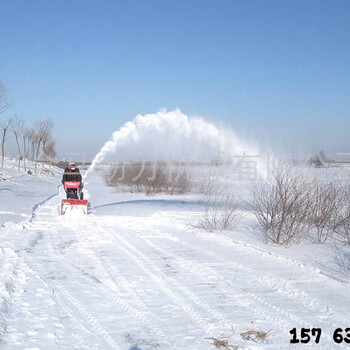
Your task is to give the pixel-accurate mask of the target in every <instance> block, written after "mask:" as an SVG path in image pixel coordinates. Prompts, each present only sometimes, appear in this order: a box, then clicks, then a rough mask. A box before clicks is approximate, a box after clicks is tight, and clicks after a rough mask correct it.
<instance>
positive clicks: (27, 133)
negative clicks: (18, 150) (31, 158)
mask: <svg viewBox="0 0 350 350" xmlns="http://www.w3.org/2000/svg"><path fill="white" fill-rule="evenodd" d="M30 132H31V130H30V129H29V128H27V127H26V126H25V125H24V124H23V127H22V129H21V136H22V141H23V164H24V170H25V171H27V165H26V158H27V157H28V154H29V152H28V151H29V148H28V149H27V146H28V142H27V140H29V136H30Z"/></svg>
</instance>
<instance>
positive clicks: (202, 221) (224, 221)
mask: <svg viewBox="0 0 350 350" xmlns="http://www.w3.org/2000/svg"><path fill="white" fill-rule="evenodd" d="M201 204H202V205H203V207H202V208H203V210H202V212H200V213H199V214H198V215H197V216H196V217H195V218H194V222H193V223H192V224H191V226H192V227H194V228H198V229H202V230H205V231H209V232H214V231H226V230H230V231H233V230H235V229H237V227H238V226H239V223H240V220H241V217H242V212H241V211H240V210H239V208H238V205H237V201H236V198H235V197H234V196H232V195H230V194H228V195H224V196H219V195H218V196H210V197H207V198H205V199H204V200H203V201H202V202H201Z"/></svg>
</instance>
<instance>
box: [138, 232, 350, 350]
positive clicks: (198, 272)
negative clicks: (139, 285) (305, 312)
mask: <svg viewBox="0 0 350 350" xmlns="http://www.w3.org/2000/svg"><path fill="white" fill-rule="evenodd" d="M132 232H133V233H135V234H136V235H137V236H138V237H139V238H140V239H142V240H143V241H144V242H146V243H147V244H148V245H149V246H150V247H152V248H153V249H154V250H155V251H158V252H161V253H162V254H160V255H163V256H164V255H165V256H167V257H171V258H172V260H173V261H174V262H175V263H177V264H178V265H179V266H180V267H182V268H183V269H185V270H187V271H189V272H190V273H192V274H193V275H194V276H195V277H199V278H201V279H202V280H203V281H204V282H206V281H208V278H212V277H215V278H216V279H217V280H219V281H221V282H223V283H225V284H227V285H229V286H230V287H232V288H234V289H235V290H236V291H237V292H238V293H240V294H241V297H242V298H245V299H247V296H249V299H248V300H252V299H253V300H254V301H255V302H256V303H259V304H260V305H264V306H265V308H268V310H273V311H274V313H275V314H274V315H273V316H269V318H270V319H271V321H273V323H272V324H277V325H278V326H279V328H281V327H282V330H283V331H285V332H286V334H289V330H290V329H292V328H294V327H295V326H296V323H297V324H298V325H299V326H300V327H304V328H313V326H312V325H311V324H310V323H309V322H308V321H306V320H304V319H302V318H301V317H299V316H296V315H295V314H293V313H291V312H289V311H286V310H283V309H281V308H280V307H277V306H275V305H273V304H271V303H270V302H269V301H266V300H265V299H264V298H263V297H260V296H258V295H256V294H255V293H252V292H249V291H247V290H244V292H243V293H242V290H241V288H240V287H238V286H237V285H236V284H235V283H233V282H232V281H230V280H228V279H226V278H225V277H223V276H222V275H220V274H219V273H218V272H217V271H216V270H214V269H212V268H211V267H209V266H205V265H203V264H201V263H198V262H197V261H194V260H188V259H184V258H180V257H178V256H174V254H171V253H169V252H167V251H165V250H164V249H161V248H159V246H158V245H157V246H156V245H155V244H153V243H152V242H150V241H149V240H148V239H146V238H144V237H143V236H142V235H141V234H140V233H139V232H137V231H132ZM158 232H159V231H158ZM234 264H235V263H234ZM235 265H237V266H238V267H239V268H241V267H242V269H241V270H242V271H245V272H247V271H249V272H250V270H251V269H249V268H247V269H245V268H244V266H243V265H240V264H235ZM254 275H255V273H254ZM256 311H257V312H259V313H260V314H262V315H264V316H266V313H265V312H262V311H261V310H259V309H256ZM270 313H271V311H270ZM285 317H287V319H288V320H286V318H285ZM282 324H283V326H282ZM340 324H347V322H346V321H343V323H340ZM323 338H326V339H327V340H328V342H329V343H331V344H334V342H333V340H332V339H331V337H330V336H329V335H323ZM340 346H341V348H342V347H344V345H340Z"/></svg>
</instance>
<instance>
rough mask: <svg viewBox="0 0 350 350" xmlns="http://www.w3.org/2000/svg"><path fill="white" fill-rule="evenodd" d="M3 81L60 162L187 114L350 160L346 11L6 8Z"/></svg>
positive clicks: (160, 5)
mask: <svg viewBox="0 0 350 350" xmlns="http://www.w3.org/2000/svg"><path fill="white" fill-rule="evenodd" d="M0 33H1V36H0V38H1V39H0V80H1V81H3V82H4V83H5V85H6V86H7V88H8V94H9V97H10V98H11V100H12V101H13V103H14V104H13V106H12V108H11V110H9V111H8V114H11V113H19V114H23V115H24V117H25V118H26V120H27V122H28V124H30V123H32V122H34V121H35V120H38V119H45V118H51V119H52V120H53V121H54V123H55V136H56V139H57V143H58V150H59V153H60V155H61V156H64V154H65V153H66V152H69V151H72V152H86V153H87V154H88V157H91V156H93V154H94V153H95V152H97V151H98V149H99V148H100V146H101V145H102V144H103V143H104V142H105V141H106V139H108V138H109V136H110V134H111V133H112V131H113V130H115V129H117V128H118V127H119V126H121V125H122V124H123V123H124V122H126V121H127V120H130V119H132V118H133V117H134V116H135V115H137V114H139V113H141V114H145V113H152V112H156V111H157V110H159V109H160V108H163V107H164V108H167V109H174V108H177V107H178V108H180V109H181V110H182V111H183V112H184V113H186V114H190V115H201V116H203V117H205V118H207V119H209V120H213V121H216V122H219V123H225V124H227V125H229V126H230V127H232V128H233V129H234V130H236V131H237V133H238V134H239V135H242V137H250V138H253V139H254V138H256V139H258V140H259V141H260V142H262V143H264V144H268V145H270V144H271V145H272V146H273V147H274V148H275V149H277V150H280V149H281V150H282V149H283V150H291V151H295V150H302V151H305V153H307V152H310V151H312V152H313V151H316V150H318V149H321V148H322V149H325V150H329V151H332V152H333V151H334V152H337V151H339V152H350V142H349V139H350V137H349V134H350V2H349V1H347V0H338V1H323V0H317V1H316V0H315V1H314V0H303V1H301V0H294V1H290V0H288V1H287V0H285V1H284V0H278V1H274V0H268V1H266V0H261V1H260V0H254V1H250V0H244V1H243V0H240V1H235V0H215V1H214V0H211V1H207V0H201V1H195V0H186V1H183V0H176V1H175V0H174V1H165V0H159V1H154V0H147V1H141V0H120V1H117V0H115V1H97V0H95V1H91V0H84V1H80V0H72V1H49V0H48V1H42V0H33V1H26V0H22V1H18V0H0Z"/></svg>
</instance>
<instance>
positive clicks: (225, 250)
mask: <svg viewBox="0 0 350 350" xmlns="http://www.w3.org/2000/svg"><path fill="white" fill-rule="evenodd" d="M1 172H3V173H4V174H5V176H6V178H7V180H6V181H0V200H1V204H0V205H1V207H0V220H1V224H2V227H1V231H0V234H1V240H0V266H1V270H0V281H1V286H0V298H1V305H0V307H1V314H0V326H1V329H0V332H1V333H0V348H1V349H7V350H10V349H11V350H12V349H42V350H51V349H67V350H68V349H123V350H127V349H130V350H131V349H133V350H136V349H140V350H144V349H190V350H192V349H193V350H202V349H203V350H204V349H215V346H214V345H213V344H212V343H213V341H214V339H213V338H217V339H222V340H227V343H228V344H232V345H233V344H235V345H237V347H238V349H304V348H309V349H345V348H349V345H348V344H346V343H343V344H336V343H335V342H334V341H333V332H334V330H335V329H336V328H338V327H341V328H347V327H350V304H349V284H348V282H347V281H346V279H344V277H343V276H342V275H341V274H340V273H339V271H338V269H337V266H336V264H335V262H334V252H333V247H332V245H331V244H326V245H315V244H310V243H303V244H302V245H299V246H292V247H290V248H284V247H278V246H273V245H265V244H263V243H262V242H260V241H259V240H258V239H257V238H256V237H255V236H254V235H253V234H252V233H251V232H249V231H248V230H247V229H245V228H244V226H242V227H243V228H241V229H240V230H238V231H237V232H227V233H225V234H222V233H207V232H201V231H193V230H191V229H190V228H189V225H188V223H189V222H191V220H192V218H193V216H194V215H195V214H196V211H198V204H197V202H196V199H195V198H193V197H191V196H184V197H177V196H165V195H162V196H153V197H147V196H145V195H141V194H125V193H124V194H120V193H115V192H113V191H112V190H111V189H110V188H108V187H106V186H105V184H104V182H103V179H102V177H101V176H100V174H99V173H98V172H93V173H92V174H91V177H90V178H89V181H88V185H87V186H86V190H87V192H88V196H89V202H90V208H89V215H87V216H81V215H67V216H60V215H59V205H60V200H61V198H62V197H63V190H62V188H59V189H57V186H58V185H59V184H60V176H61V175H60V171H59V170H54V176H49V175H43V174H42V175H24V173H18V172H17V171H16V170H15V169H13V168H11V164H10V165H8V167H7V168H6V169H5V170H1ZM38 203H39V204H38ZM36 204H37V205H36ZM245 220H251V217H249V216H247V217H246V219H245ZM302 327H304V328H315V327H316V328H321V329H322V336H321V340H320V343H319V344H317V345H316V344H315V343H314V342H311V343H310V344H309V345H306V344H290V339H291V335H290V334H289V331H290V330H291V329H293V328H297V330H298V332H299V334H300V329H301V328H302ZM247 330H257V331H264V332H268V336H267V339H266V341H253V340H244V339H242V337H241V333H242V332H245V331H247ZM221 348H222V349H224V347H221ZM226 348H229V349H233V348H234V347H226Z"/></svg>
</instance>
